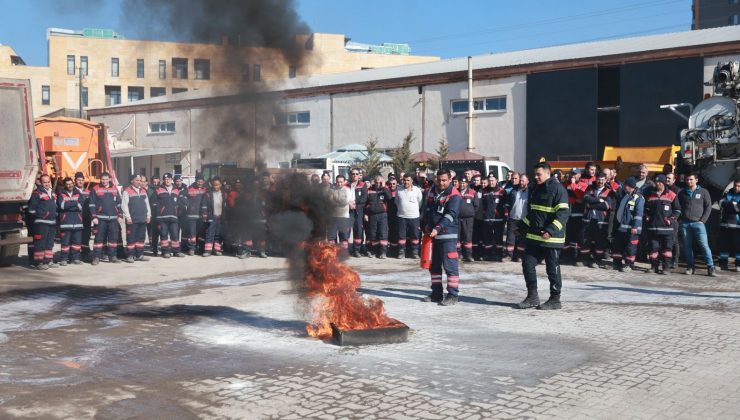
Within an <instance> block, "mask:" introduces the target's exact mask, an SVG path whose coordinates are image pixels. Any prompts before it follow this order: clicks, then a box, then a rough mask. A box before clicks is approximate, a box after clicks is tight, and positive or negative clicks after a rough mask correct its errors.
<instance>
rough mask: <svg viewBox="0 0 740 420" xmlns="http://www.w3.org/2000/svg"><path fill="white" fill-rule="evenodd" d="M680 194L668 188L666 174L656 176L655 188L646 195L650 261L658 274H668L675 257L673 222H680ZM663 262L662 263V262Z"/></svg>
mask: <svg viewBox="0 0 740 420" xmlns="http://www.w3.org/2000/svg"><path fill="white" fill-rule="evenodd" d="M677 198H678V196H677V195H676V193H674V192H673V191H671V190H669V189H667V188H666V178H665V175H663V174H660V175H658V176H656V177H655V188H652V189H651V190H650V193H649V194H648V196H647V197H646V201H647V204H646V206H645V207H646V209H645V215H646V218H647V220H646V222H647V226H648V238H650V254H649V257H650V263H651V265H652V268H653V271H654V272H655V273H656V274H667V273H666V271H668V270H669V268H670V264H671V260H672V259H673V224H674V223H678V216H680V215H681V205H680V204H679V202H678V199H677ZM661 262H662V264H661Z"/></svg>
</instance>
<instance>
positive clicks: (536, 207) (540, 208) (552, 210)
mask: <svg viewBox="0 0 740 420" xmlns="http://www.w3.org/2000/svg"><path fill="white" fill-rule="evenodd" d="M529 208H530V209H532V210H537V211H542V212H545V213H555V208H554V207H547V206H540V205H539V204H532V205H530V206H529Z"/></svg>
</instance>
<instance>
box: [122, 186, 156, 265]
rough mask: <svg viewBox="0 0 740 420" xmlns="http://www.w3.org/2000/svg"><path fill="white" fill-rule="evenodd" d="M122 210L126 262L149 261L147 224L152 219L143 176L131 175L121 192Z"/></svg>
mask: <svg viewBox="0 0 740 420" xmlns="http://www.w3.org/2000/svg"><path fill="white" fill-rule="evenodd" d="M121 210H123V218H124V219H125V221H126V254H127V255H126V260H125V261H126V262H127V263H133V262H134V261H148V260H149V258H147V257H145V256H144V238H145V235H146V224H147V223H149V222H150V221H151V220H152V210H151V207H150V206H149V194H148V193H147V191H146V189H144V187H142V186H141V176H140V175H138V174H134V175H131V183H130V185H129V186H127V187H126V188H124V189H123V191H122V192H121Z"/></svg>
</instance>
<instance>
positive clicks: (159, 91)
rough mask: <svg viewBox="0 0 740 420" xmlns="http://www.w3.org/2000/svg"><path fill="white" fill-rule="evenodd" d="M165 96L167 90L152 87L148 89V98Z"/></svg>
mask: <svg viewBox="0 0 740 420" xmlns="http://www.w3.org/2000/svg"><path fill="white" fill-rule="evenodd" d="M165 95H167V88H163V87H153V88H150V89H149V97H150V98H156V97H157V96H165Z"/></svg>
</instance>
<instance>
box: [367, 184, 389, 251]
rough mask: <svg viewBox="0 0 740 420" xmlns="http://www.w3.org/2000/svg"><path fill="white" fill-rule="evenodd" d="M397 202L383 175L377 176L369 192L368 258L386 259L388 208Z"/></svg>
mask: <svg viewBox="0 0 740 420" xmlns="http://www.w3.org/2000/svg"><path fill="white" fill-rule="evenodd" d="M393 200H395V198H394V197H392V196H391V192H390V191H389V190H388V188H386V187H385V183H384V182H383V176H382V175H376V176H375V178H374V183H373V186H372V187H370V188H368V190H367V201H366V202H365V221H366V222H367V224H368V230H367V245H368V247H367V256H368V257H370V258H374V257H378V258H381V259H383V258H386V254H387V252H388V206H389V204H390V203H391V201H393Z"/></svg>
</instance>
